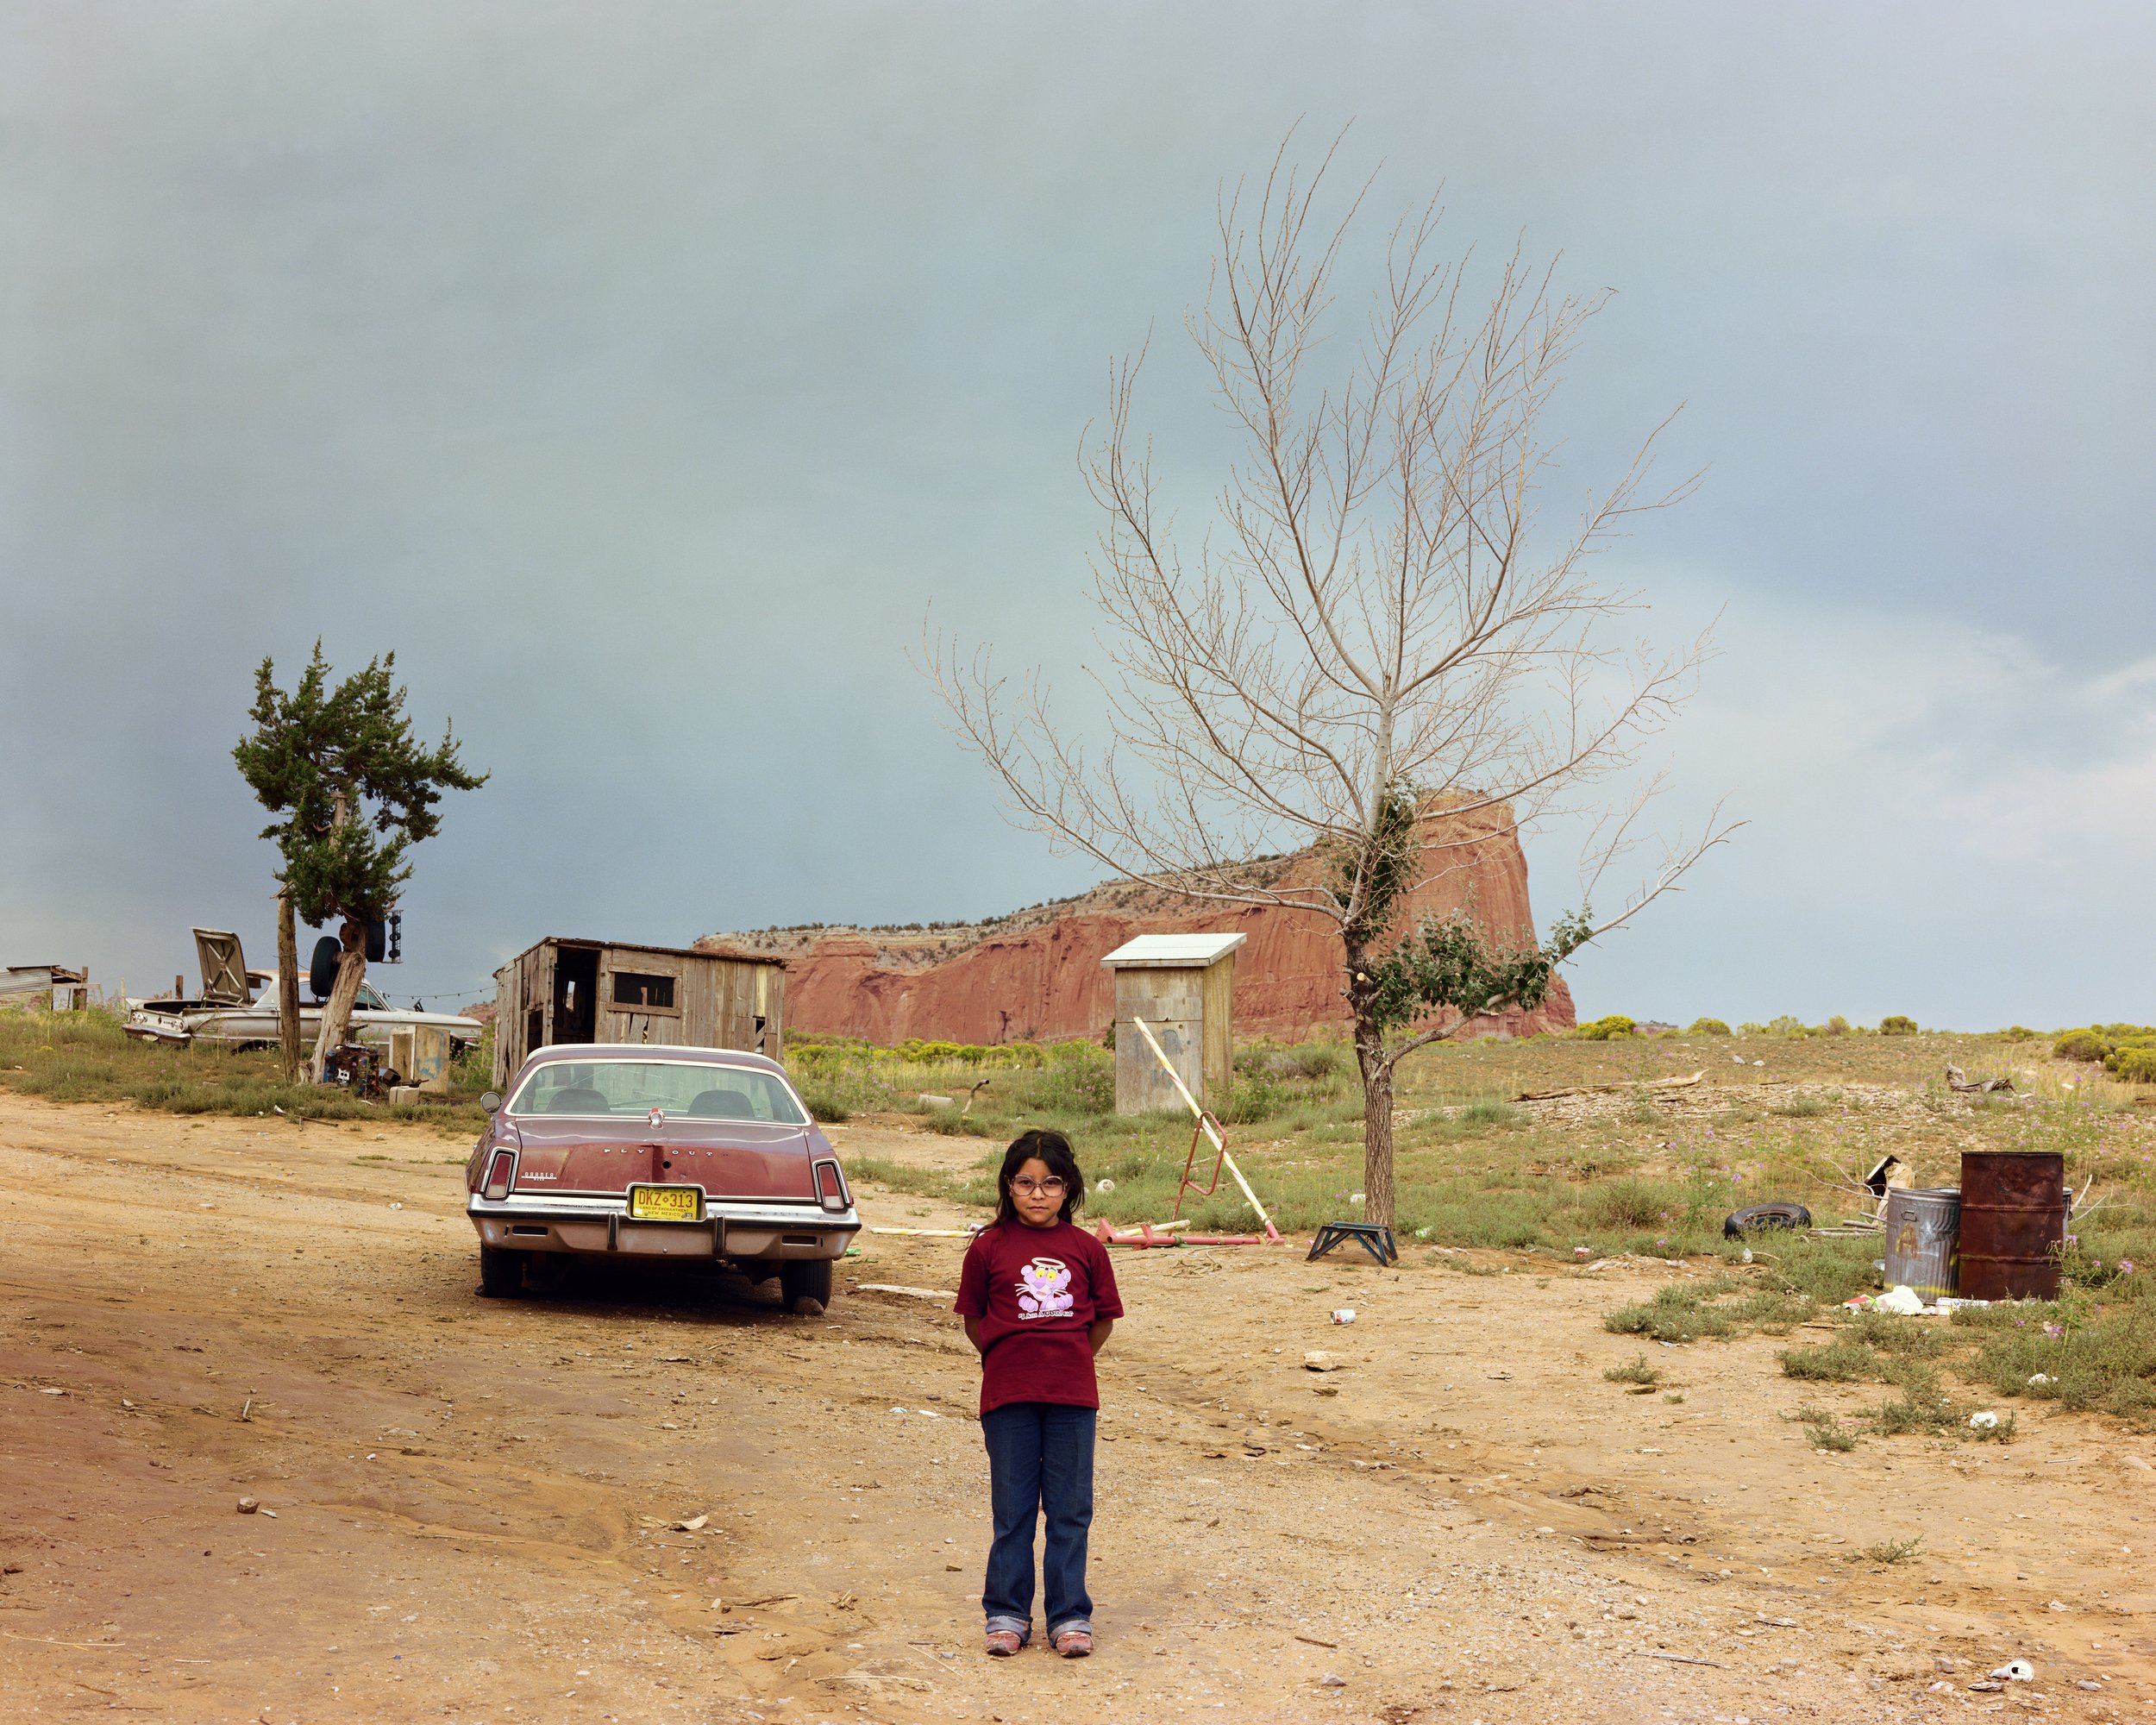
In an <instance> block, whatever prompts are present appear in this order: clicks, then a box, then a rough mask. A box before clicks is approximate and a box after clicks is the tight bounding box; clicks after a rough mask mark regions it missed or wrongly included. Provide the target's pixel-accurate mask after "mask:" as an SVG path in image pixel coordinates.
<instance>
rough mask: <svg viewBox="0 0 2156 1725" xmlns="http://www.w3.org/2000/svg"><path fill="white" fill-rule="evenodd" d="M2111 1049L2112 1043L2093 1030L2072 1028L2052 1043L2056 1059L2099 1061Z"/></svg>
mask: <svg viewBox="0 0 2156 1725" xmlns="http://www.w3.org/2000/svg"><path fill="white" fill-rule="evenodd" d="M2110 1051H2111V1045H2110V1044H2109V1043H2108V1042H2107V1041H2105V1040H2104V1038H2103V1035H2102V1034H2101V1033H2100V1032H2096V1031H2093V1030H2070V1031H2068V1032H2066V1033H2065V1035H2064V1036H2062V1037H2060V1038H2059V1040H2058V1041H2056V1042H2054V1043H2053V1044H2052V1045H2051V1053H2052V1058H2053V1059H2054V1060H2087V1061H2097V1060H2101V1059H2103V1057H2104V1056H2105V1055H2107V1054H2109V1052H2110Z"/></svg>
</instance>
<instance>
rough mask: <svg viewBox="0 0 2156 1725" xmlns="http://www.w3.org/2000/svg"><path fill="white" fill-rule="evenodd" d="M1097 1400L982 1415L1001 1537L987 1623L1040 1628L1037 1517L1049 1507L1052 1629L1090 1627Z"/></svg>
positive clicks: (1046, 1567)
mask: <svg viewBox="0 0 2156 1725" xmlns="http://www.w3.org/2000/svg"><path fill="white" fill-rule="evenodd" d="M1097 1418H1098V1415H1096V1414H1095V1412H1094V1409H1092V1408H1065V1407H1062V1406H1060V1405H1059V1404H1057V1403H1056V1402H1006V1403H1005V1404H1004V1406H1002V1407H1000V1408H995V1409H993V1411H992V1412H989V1413H987V1414H983V1415H981V1437H982V1439H983V1440H985V1441H986V1442H987V1446H988V1498H989V1503H990V1507H991V1509H992V1512H993V1515H994V1518H995V1540H994V1542H993V1544H992V1545H990V1546H989V1547H988V1576H987V1584H986V1585H985V1586H984V1587H983V1588H982V1590H981V1609H983V1610H984V1611H985V1612H987V1618H988V1628H990V1629H991V1630H996V1629H1015V1630H1017V1631H1018V1634H1020V1635H1021V1636H1024V1637H1028V1638H1030V1637H1031V1634H1032V1630H1033V1521H1034V1517H1035V1516H1036V1515H1045V1516H1046V1518H1047V1521H1048V1540H1047V1545H1046V1547H1045V1548H1044V1550H1043V1552H1042V1553H1041V1580H1042V1584H1043V1588H1044V1591H1045V1592H1046V1593H1047V1595H1048V1633H1049V1634H1050V1638H1051V1639H1052V1638H1053V1637H1054V1636H1055V1635H1056V1634H1058V1633H1060V1632H1061V1631H1062V1630H1064V1629H1087V1630H1090V1629H1091V1628H1092V1627H1093V1626H1092V1618H1093V1601H1092V1599H1091V1598H1090V1597H1088V1596H1087V1593H1086V1534H1087V1530H1088V1529H1089V1528H1091V1527H1092V1526H1093V1430H1094V1421H1095V1420H1096V1419H1097Z"/></svg>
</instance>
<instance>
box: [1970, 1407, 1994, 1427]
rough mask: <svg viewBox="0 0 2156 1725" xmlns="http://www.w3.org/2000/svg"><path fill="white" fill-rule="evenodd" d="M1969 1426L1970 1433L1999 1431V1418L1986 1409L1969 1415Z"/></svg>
mask: <svg viewBox="0 0 2156 1725" xmlns="http://www.w3.org/2000/svg"><path fill="white" fill-rule="evenodd" d="M1969 1425H1970V1428H1971V1430H1972V1431H1978V1432H1996V1431H1997V1430H1998V1429H1999V1416H1998V1415H1996V1414H1994V1413H1993V1412H1992V1411H1991V1410H1990V1408H1984V1409H1983V1410H1982V1411H1981V1412H1978V1413H1975V1414H1971V1415H1970V1416H1969Z"/></svg>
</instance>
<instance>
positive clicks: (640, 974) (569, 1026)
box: [494, 938, 786, 1089]
mask: <svg viewBox="0 0 2156 1725" xmlns="http://www.w3.org/2000/svg"><path fill="white" fill-rule="evenodd" d="M494 1011H495V1017H494V1088H496V1089H500V1088H502V1087H503V1086H504V1085H505V1084H507V1083H508V1082H509V1080H510V1077H511V1075H512V1074H514V1073H515V1072H516V1070H517V1068H518V1067H520V1066H522V1065H523V1063H524V1059H525V1057H527V1056H528V1055H530V1053H531V1051H533V1050H534V1049H538V1048H552V1047H554V1046H555V1045H556V1044H561V1043H580V1042H605V1043H646V1042H648V1043H661V1044H672V1045H674V1046H678V1047H688V1048H740V1049H747V1050H749V1051H752V1052H755V1053H757V1054H768V1055H769V1056H770V1057H772V1058H773V1059H774V1060H776V1059H778V1058H779V1057H780V1052H781V1048H782V1041H781V1038H782V1033H783V1030H784V1025H785V1019H786V961H785V960H783V959H780V958H761V957H754V956H752V955H750V954H747V953H733V952H693V951H690V950H687V949H686V948H683V947H678V946H638V945H636V944H630V943H628V942H624V941H613V940H567V939H562V938H548V939H546V940H542V941H541V942H540V943H539V944H537V945H536V946H532V947H528V948H526V949H525V950H523V951H522V952H520V953H518V954H517V956H516V957H514V958H512V959H511V960H510V961H509V963H506V964H505V965H503V966H502V968H501V969H498V970H497V971H496V972H495V973H494Z"/></svg>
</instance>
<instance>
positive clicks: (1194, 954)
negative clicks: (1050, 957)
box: [1100, 934, 1249, 969]
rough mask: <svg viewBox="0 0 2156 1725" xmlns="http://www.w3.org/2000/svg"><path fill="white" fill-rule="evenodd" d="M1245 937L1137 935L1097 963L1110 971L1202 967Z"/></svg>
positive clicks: (1227, 952) (1228, 935)
mask: <svg viewBox="0 0 2156 1725" xmlns="http://www.w3.org/2000/svg"><path fill="white" fill-rule="evenodd" d="M1247 938H1249V937H1247V936H1245V935H1240V934H1141V935H1139V936H1138V937H1137V938H1134V939H1131V940H1126V941H1125V942H1124V943H1123V944H1122V945H1120V946H1119V947H1117V948H1116V950H1114V951H1112V952H1111V953H1109V954H1108V955H1107V956H1106V957H1104V958H1103V959H1101V961H1100V962H1101V963H1103V964H1106V965H1107V966H1108V967H1109V968H1110V969H1121V968H1123V967H1124V966H1125V965H1132V966H1137V967H1140V968H1157V967H1163V966H1176V965H1190V966H1194V967H1202V966H1204V965H1207V964H1210V963H1213V961H1214V960H1215V959H1217V958H1224V957H1226V956H1227V955H1228V954H1229V953H1231V952H1232V951H1234V950H1235V949H1236V948H1237V947H1238V946H1240V945H1242V944H1243V943H1244V940H1245V939H1247Z"/></svg>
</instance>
